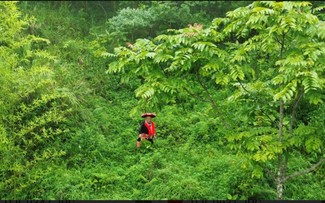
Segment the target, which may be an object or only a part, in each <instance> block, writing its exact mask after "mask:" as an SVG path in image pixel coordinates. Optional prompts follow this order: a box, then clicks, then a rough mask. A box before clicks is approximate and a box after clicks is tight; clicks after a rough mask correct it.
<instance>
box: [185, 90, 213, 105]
mask: <svg viewBox="0 0 325 203" xmlns="http://www.w3.org/2000/svg"><path fill="white" fill-rule="evenodd" d="M184 90H185V92H187V93H188V94H189V95H190V96H192V97H195V98H197V99H200V100H201V101H203V102H209V101H208V100H206V99H203V98H202V97H200V96H198V95H195V94H193V93H191V92H190V91H189V90H188V89H187V88H186V87H184Z"/></svg>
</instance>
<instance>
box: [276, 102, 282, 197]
mask: <svg viewBox="0 0 325 203" xmlns="http://www.w3.org/2000/svg"><path fill="white" fill-rule="evenodd" d="M283 109H284V102H283V100H281V101H280V116H279V117H280V118H279V143H280V144H281V143H282V141H283ZM283 172H284V166H283V154H279V155H278V174H277V179H276V189H277V199H278V200H282V197H283V183H284V176H283V175H284V174H283Z"/></svg>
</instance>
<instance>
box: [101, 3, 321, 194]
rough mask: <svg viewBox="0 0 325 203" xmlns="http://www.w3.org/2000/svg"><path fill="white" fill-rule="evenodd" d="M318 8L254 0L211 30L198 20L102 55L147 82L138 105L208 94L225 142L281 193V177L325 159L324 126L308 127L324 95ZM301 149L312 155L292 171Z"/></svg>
mask: <svg viewBox="0 0 325 203" xmlns="http://www.w3.org/2000/svg"><path fill="white" fill-rule="evenodd" d="M316 10H319V9H312V7H311V4H310V3H308V2H254V3H252V4H251V5H249V6H247V7H242V8H238V9H236V10H234V11H232V12H228V13H227V17H226V18H216V19H215V20H214V21H213V22H212V25H211V26H210V27H208V28H205V29H204V28H203V26H202V25H200V24H194V25H191V26H190V27H188V28H184V29H181V30H172V32H174V34H169V35H167V34H165V35H159V36H157V37H156V38H155V39H153V40H148V39H138V40H137V41H136V43H134V44H129V46H128V47H118V48H116V49H115V50H114V54H109V53H107V54H106V55H107V56H110V57H113V58H114V61H113V62H111V63H110V64H109V69H108V72H109V73H121V75H122V82H127V81H128V80H129V78H130V77H132V78H134V76H136V77H138V78H139V79H141V80H142V81H143V83H142V84H141V85H140V86H139V87H138V88H137V89H136V91H135V93H136V96H137V97H138V98H139V99H140V106H142V107H144V106H147V107H149V108H151V109H154V108H155V107H157V106H161V105H166V104H170V103H174V102H175V100H177V99H179V98H183V97H186V95H193V96H196V97H199V98H202V96H203V97H205V98H207V101H208V102H210V103H211V107H212V110H213V112H215V113H216V114H215V116H216V117H218V118H219V121H220V123H221V124H222V125H219V128H221V129H220V130H219V131H220V133H223V134H224V136H225V138H226V139H227V141H228V146H229V147H230V148H231V149H233V150H235V151H237V153H238V154H239V155H241V156H243V157H246V158H247V160H249V162H247V164H253V166H254V168H255V170H254V172H253V176H257V177H261V176H263V175H267V176H270V177H271V178H272V179H273V181H274V183H275V184H276V188H277V198H278V199H282V198H283V187H284V183H285V182H287V181H288V180H290V179H292V178H294V177H296V176H298V175H302V174H305V173H308V172H311V171H313V170H315V169H316V168H317V167H318V166H320V165H321V164H323V163H324V162H325V158H324V157H322V155H323V154H324V153H323V152H324V147H323V146H324V141H325V140H324V137H323V136H322V133H323V132H322V131H321V130H315V128H313V127H312V126H313V125H314V124H313V123H314V122H315V123H318V122H321V120H319V119H320V118H319V117H318V118H315V117H309V116H308V115H306V114H305V113H306V112H305V111H304V109H308V110H309V111H313V110H314V109H317V108H319V107H320V105H321V104H322V103H323V102H324V94H323V93H324V92H323V91H324V81H325V80H324V69H323V67H324V60H323V58H324V55H325V50H324V47H325V46H324V37H325V30H324V22H323V21H321V20H320V19H319V18H318V17H317V16H316V15H315V13H314V12H315V11H316ZM212 82H214V84H211V83H212ZM211 86H214V89H211V88H208V87H211ZM198 87H200V88H198ZM216 95H220V96H219V97H222V100H221V101H220V100H219V101H218V100H216V97H217V96H216ZM302 103H303V104H304V108H303V106H302ZM298 115H299V117H298ZM304 117H307V118H308V119H310V120H308V121H307V122H305V121H304ZM313 129H314V130H313ZM296 152H301V153H306V155H309V157H310V159H309V160H310V163H313V162H314V163H315V164H314V165H311V166H310V167H308V168H306V169H304V170H301V171H294V169H293V168H290V167H288V164H290V159H292V158H293V156H294V154H295V153H296ZM313 157H314V158H313ZM247 164H244V166H245V165H247Z"/></svg>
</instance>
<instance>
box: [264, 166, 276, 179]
mask: <svg viewBox="0 0 325 203" xmlns="http://www.w3.org/2000/svg"><path fill="white" fill-rule="evenodd" d="M263 169H264V171H266V172H267V174H269V175H270V176H271V177H272V178H273V179H274V180H276V176H275V173H273V171H271V170H270V169H268V168H263Z"/></svg>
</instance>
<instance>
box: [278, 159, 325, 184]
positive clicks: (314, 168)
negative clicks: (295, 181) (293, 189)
mask: <svg viewBox="0 0 325 203" xmlns="http://www.w3.org/2000/svg"><path fill="white" fill-rule="evenodd" d="M323 163H325V158H323V159H321V160H320V161H319V162H318V163H316V164H314V165H312V166H311V167H309V168H307V169H305V170H301V171H298V172H295V173H293V174H291V175H289V176H287V177H285V178H284V181H287V180H289V179H291V178H294V177H296V176H300V175H304V174H306V173H309V172H312V171H314V170H316V168H317V167H318V166H320V165H321V164H323Z"/></svg>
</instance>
